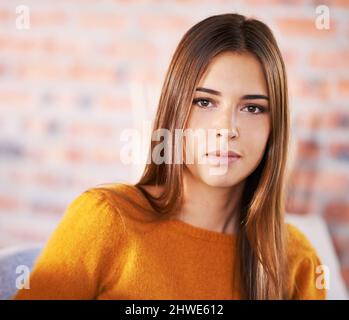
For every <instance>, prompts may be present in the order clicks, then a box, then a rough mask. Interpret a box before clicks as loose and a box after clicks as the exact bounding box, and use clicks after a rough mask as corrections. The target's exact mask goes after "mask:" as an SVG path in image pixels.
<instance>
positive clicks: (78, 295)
mask: <svg viewBox="0 0 349 320" xmlns="http://www.w3.org/2000/svg"><path fill="white" fill-rule="evenodd" d="M123 230H124V225H123V221H122V218H121V216H120V214H119V212H118V210H116V209H115V208H114V206H110V205H108V201H107V199H105V196H104V194H103V193H102V192H101V191H99V190H98V189H97V188H96V189H94V188H91V189H88V190H86V191H85V192H83V193H82V194H80V195H79V196H78V197H77V198H75V199H74V200H73V201H72V203H71V204H70V205H69V206H68V208H67V209H66V211H65V213H64V215H63V218H62V219H61V221H60V223H59V224H58V227H57V228H56V229H55V231H54V232H53V234H52V235H51V237H50V238H49V240H48V242H47V243H46V245H45V247H44V249H43V250H42V252H41V253H40V255H39V257H38V258H37V260H36V261H35V264H34V266H33V268H32V271H31V273H30V277H29V289H26V288H23V289H19V290H18V291H17V293H16V294H15V295H14V296H13V297H12V299H13V300H17V299H18V300H19V299H22V300H31V299H33V300H39V299H45V300H46V299H47V300H51V299H52V300H58V299H60V300H68V299H95V298H96V297H97V296H98V293H99V290H100V289H101V286H102V284H103V280H105V278H106V277H107V274H108V272H109V269H110V268H111V267H114V266H112V264H113V260H114V257H116V256H117V250H118V245H119V242H120V239H121V236H122V234H123Z"/></svg>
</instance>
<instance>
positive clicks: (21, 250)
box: [0, 243, 43, 300]
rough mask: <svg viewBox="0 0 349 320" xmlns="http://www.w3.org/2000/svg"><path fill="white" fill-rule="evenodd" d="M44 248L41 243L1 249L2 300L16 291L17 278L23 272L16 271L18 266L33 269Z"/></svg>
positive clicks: (0, 277)
mask: <svg viewBox="0 0 349 320" xmlns="http://www.w3.org/2000/svg"><path fill="white" fill-rule="evenodd" d="M42 248H43V244H40V243H39V244H32V245H27V246H16V247H10V248H6V249H0V300H8V299H10V298H11V297H12V296H13V295H14V294H15V293H16V291H17V288H16V279H17V277H18V276H19V275H20V274H21V273H16V269H17V267H18V266H26V267H28V268H29V270H31V269H32V267H33V265H34V262H35V260H36V258H37V257H38V255H39V253H40V252H41V250H42Z"/></svg>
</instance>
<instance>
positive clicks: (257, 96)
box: [196, 87, 269, 100]
mask: <svg viewBox="0 0 349 320" xmlns="http://www.w3.org/2000/svg"><path fill="white" fill-rule="evenodd" d="M196 91H202V92H207V93H211V94H214V95H217V96H222V93H221V92H219V91H217V90H213V89H209V88H202V87H198V88H196ZM257 99H264V100H269V98H268V97H267V96H266V95H264V94H246V95H244V96H242V97H241V100H257Z"/></svg>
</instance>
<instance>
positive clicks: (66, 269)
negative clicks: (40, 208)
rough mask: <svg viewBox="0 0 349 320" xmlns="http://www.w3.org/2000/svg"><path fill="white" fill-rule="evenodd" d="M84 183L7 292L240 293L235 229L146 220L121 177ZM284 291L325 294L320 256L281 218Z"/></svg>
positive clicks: (72, 295) (139, 200)
mask: <svg viewBox="0 0 349 320" xmlns="http://www.w3.org/2000/svg"><path fill="white" fill-rule="evenodd" d="M108 189H109V190H111V191H112V192H113V193H112V194H113V198H112V200H110V199H109V198H106V196H105V191H104V190H102V189H99V188H98V187H94V188H90V189H88V190H86V191H85V192H83V193H81V194H80V195H79V196H77V197H76V198H75V199H74V200H73V201H72V203H71V204H70V205H69V206H68V208H67V210H66V212H65V213H64V215H63V217H62V219H61V221H60V223H59V224H58V226H57V228H56V229H55V231H54V232H53V234H52V235H51V237H50V239H49V240H48V242H47V243H46V245H45V247H44V249H43V251H42V252H41V253H40V255H39V257H38V258H37V260H36V262H35V264H34V266H33V269H32V272H31V274H30V278H29V280H30V281H29V286H30V289H20V290H18V291H17V293H16V294H15V295H14V296H13V297H12V299H166V300H167V299H180V300H181V299H240V298H241V296H240V290H239V274H238V273H237V272H236V270H235V269H236V268H235V267H234V266H235V264H234V261H235V259H237V257H236V255H235V251H236V236H235V235H230V234H225V233H220V232H216V231H211V230H207V229H203V228H200V227H196V226H194V225H191V224H189V223H186V222H183V221H181V220H177V219H170V220H163V221H156V222H151V223H149V222H148V220H147V218H146V217H147V213H149V212H151V211H152V210H153V209H152V207H151V206H150V202H149V201H148V200H147V199H146V198H145V196H144V195H143V193H142V192H141V191H140V189H138V188H136V187H135V186H134V185H131V184H126V183H116V184H113V185H111V186H110V187H108ZM286 230H288V235H289V237H288V245H287V248H288V249H287V257H288V267H289V281H288V286H289V299H325V297H326V290H325V289H318V288H316V278H317V277H319V274H317V273H316V267H317V266H318V265H321V262H320V260H319V257H318V255H317V253H316V251H315V249H314V248H313V246H312V245H311V244H310V242H309V240H308V239H307V238H306V237H305V235H304V234H303V233H301V232H300V231H299V230H298V229H297V228H296V227H295V226H293V225H291V224H287V229H286Z"/></svg>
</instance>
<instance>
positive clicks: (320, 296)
mask: <svg viewBox="0 0 349 320" xmlns="http://www.w3.org/2000/svg"><path fill="white" fill-rule="evenodd" d="M288 230H289V235H290V241H289V271H290V277H291V279H290V284H291V288H290V289H291V292H290V298H291V299H293V300H325V299H326V295H327V292H326V290H327V289H326V272H327V269H326V266H324V265H322V263H321V260H320V258H319V256H318V254H317V252H316V250H315V248H314V247H313V245H312V244H311V242H310V241H309V239H308V238H307V237H306V236H305V234H304V233H303V232H301V231H300V230H299V229H298V228H297V227H295V226H293V225H291V224H288Z"/></svg>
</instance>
